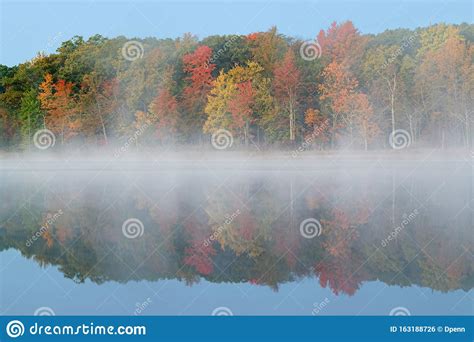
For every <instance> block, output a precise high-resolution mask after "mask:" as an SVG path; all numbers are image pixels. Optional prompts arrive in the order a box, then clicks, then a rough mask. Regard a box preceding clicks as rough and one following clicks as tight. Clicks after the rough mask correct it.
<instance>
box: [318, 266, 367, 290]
mask: <svg viewBox="0 0 474 342" xmlns="http://www.w3.org/2000/svg"><path fill="white" fill-rule="evenodd" d="M315 272H316V275H318V276H319V284H321V286H322V287H327V286H329V288H330V289H331V290H332V291H333V292H334V294H336V295H338V294H339V293H341V292H342V293H345V294H348V295H349V296H352V295H353V294H354V293H355V292H356V291H357V289H358V288H359V284H360V279H359V278H360V277H357V278H356V277H355V275H354V274H352V271H351V267H350V264H349V263H346V262H340V261H335V262H333V261H328V262H321V263H319V264H318V265H317V266H316V267H315Z"/></svg>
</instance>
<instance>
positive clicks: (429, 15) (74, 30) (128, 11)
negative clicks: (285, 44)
mask: <svg viewBox="0 0 474 342" xmlns="http://www.w3.org/2000/svg"><path fill="white" fill-rule="evenodd" d="M0 4H1V5H0V11H1V20H0V44H1V45H0V64H6V65H10V66H11V65H15V64H18V63H21V62H24V61H26V60H28V59H31V58H32V57H34V56H35V55H36V53H37V52H38V51H45V52H46V53H51V52H54V51H55V50H56V48H57V47H58V46H59V45H60V43H61V42H62V41H64V40H67V39H70V38H71V37H72V36H74V35H81V36H84V37H89V36H91V35H93V34H96V33H99V34H102V35H104V36H107V37H115V36H118V35H124V36H127V37H129V38H132V37H142V38H143V37H149V36H155V37H159V38H166V37H171V38H175V37H178V36H181V35H182V34H183V33H185V32H192V33H194V34H196V35H198V36H199V37H200V38H203V37H206V36H208V35H212V34H227V33H240V34H246V33H250V32H255V31H265V30H267V29H268V28H269V27H271V26H272V25H276V26H277V27H278V28H279V30H280V32H282V33H284V34H287V35H292V36H295V37H299V38H304V39H309V38H314V37H315V36H316V35H317V33H318V32H319V30H320V29H322V28H327V27H328V26H329V24H330V23H331V22H332V21H334V20H336V21H344V20H352V21H353V22H354V24H355V25H356V27H357V28H359V30H360V31H361V32H363V33H378V32H382V31H384V30H385V29H393V28H398V27H406V28H415V27H419V26H426V25H429V24H430V23H431V24H433V23H438V22H447V23H457V24H459V23H462V22H471V23H472V18H473V16H474V13H473V5H472V1H470V0H447V1H440V0H434V1H427V0H419V1H407V0H405V1H403V0H397V1H393V0H389V1H383V0H380V1H375V0H370V1H369V0H359V1H355V0H346V1H316V0H313V1H296V0H295V1H287V0H286V1H281V0H277V1H275V0H273V1H272V0H270V1H264V0H253V1H248V0H247V1H230V0H224V1H199V0H198V1H196V0H194V1H192V0H191V1H172V2H171V1H166V2H165V1H111V0H96V1H91V0H89V1H81V2H78V1H70V0H69V1H65V0H63V1H59V0H54V1H34V2H33V1H21V0H20V1H13V0H0Z"/></svg>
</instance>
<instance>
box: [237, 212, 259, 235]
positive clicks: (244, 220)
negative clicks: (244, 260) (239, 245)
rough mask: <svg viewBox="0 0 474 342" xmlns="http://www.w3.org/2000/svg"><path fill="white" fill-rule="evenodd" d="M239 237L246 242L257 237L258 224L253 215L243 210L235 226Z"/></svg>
mask: <svg viewBox="0 0 474 342" xmlns="http://www.w3.org/2000/svg"><path fill="white" fill-rule="evenodd" d="M233 226H235V227H236V229H237V231H238V232H239V236H240V237H241V238H243V239H244V240H247V241H250V240H252V239H253V238H254V237H255V236H256V232H257V224H256V222H255V218H254V217H253V216H252V213H251V212H249V211H248V210H246V209H242V210H241V211H240V214H239V215H238V216H237V217H236V218H235V225H233Z"/></svg>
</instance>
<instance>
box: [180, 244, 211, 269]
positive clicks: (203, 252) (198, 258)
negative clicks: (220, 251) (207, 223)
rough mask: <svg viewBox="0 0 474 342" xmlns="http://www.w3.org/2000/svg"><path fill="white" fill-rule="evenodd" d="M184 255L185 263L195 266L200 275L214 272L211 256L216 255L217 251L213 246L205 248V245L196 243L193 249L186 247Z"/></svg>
mask: <svg viewBox="0 0 474 342" xmlns="http://www.w3.org/2000/svg"><path fill="white" fill-rule="evenodd" d="M184 253H185V255H186V256H185V257H184V263H185V264H186V265H190V266H194V267H195V268H196V271H198V272H199V273H201V274H203V275H208V274H211V273H212V271H213V270H214V266H213V264H212V259H211V256H212V255H216V251H215V249H214V248H213V247H212V245H209V246H205V245H203V244H199V243H194V244H193V245H192V246H191V247H186V249H185V251H184Z"/></svg>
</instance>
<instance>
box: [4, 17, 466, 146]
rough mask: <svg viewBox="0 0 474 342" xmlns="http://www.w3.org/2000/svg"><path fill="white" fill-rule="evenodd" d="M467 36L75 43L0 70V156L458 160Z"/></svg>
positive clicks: (347, 27) (272, 35)
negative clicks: (387, 152)
mask: <svg viewBox="0 0 474 342" xmlns="http://www.w3.org/2000/svg"><path fill="white" fill-rule="evenodd" d="M473 41H474V25H467V24H460V25H446V24H436V25H433V26H429V27H424V28H418V29H415V30H409V29H396V30H387V31H385V32H383V33H380V34H377V35H373V34H368V35H366V34H362V33H360V32H359V30H358V29H357V28H356V27H355V26H354V25H353V23H352V22H350V21H347V22H342V23H333V24H332V25H331V26H330V27H329V28H327V29H324V30H321V31H320V32H319V33H318V34H317V35H316V34H315V37H314V40H310V41H303V40H299V39H296V38H292V37H288V36H285V35H283V34H281V33H279V31H278V30H277V28H275V27H273V28H270V29H269V30H268V31H266V32H255V33H251V34H248V35H224V36H217V35H216V36H210V37H206V38H203V39H198V38H197V37H195V36H193V35H192V34H186V35H184V36H183V37H181V38H177V39H157V38H145V39H138V38H134V39H133V40H130V39H127V38H125V37H123V36H121V37H117V38H106V37H103V36H100V35H95V36H92V37H90V38H88V39H84V38H82V37H79V36H76V37H74V38H72V39H70V40H68V41H65V42H63V43H62V44H61V46H60V48H58V49H57V52H56V53H53V54H49V55H46V54H44V53H42V52H39V53H38V55H37V56H36V57H34V58H33V59H31V60H30V61H27V62H25V63H22V64H19V65H17V66H12V67H8V66H5V65H0V118H1V119H0V130H1V135H0V136H1V140H0V147H1V148H2V149H3V150H13V151H20V150H29V149H34V146H33V147H32V143H31V141H32V138H33V136H34V134H35V132H37V131H38V130H40V129H48V130H50V131H51V132H53V133H54V136H55V142H56V144H55V146H54V149H61V148H63V147H66V146H93V147H99V146H107V145H111V144H123V143H125V142H127V141H128V142H130V141H132V140H133V142H134V144H133V148H136V149H139V148H140V146H142V145H148V146H156V147H160V146H175V145H176V146H178V145H182V146H188V145H197V146H201V147H210V144H209V141H210V138H211V136H212V134H213V133H214V132H216V131H217V130H226V131H227V132H230V134H231V135H232V138H233V146H232V148H234V149H255V148H267V147H268V148H273V147H275V148H287V147H291V146H298V145H301V144H303V143H304V144H305V146H306V147H307V148H308V149H313V150H332V149H341V148H348V149H360V150H374V149H382V148H391V146H390V144H389V140H390V139H389V137H390V136H391V134H393V133H394V132H396V131H397V130H403V131H404V132H405V134H407V139H408V140H409V143H410V145H411V146H412V147H420V148H423V147H427V146H428V147H435V148H467V147H469V146H470V144H471V141H472V132H471V125H472V117H473V113H472V108H474V103H473V99H474V96H473V95H474V67H473V58H474V45H473Z"/></svg>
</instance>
